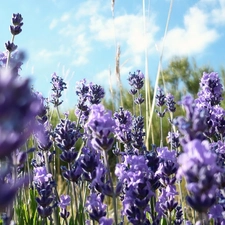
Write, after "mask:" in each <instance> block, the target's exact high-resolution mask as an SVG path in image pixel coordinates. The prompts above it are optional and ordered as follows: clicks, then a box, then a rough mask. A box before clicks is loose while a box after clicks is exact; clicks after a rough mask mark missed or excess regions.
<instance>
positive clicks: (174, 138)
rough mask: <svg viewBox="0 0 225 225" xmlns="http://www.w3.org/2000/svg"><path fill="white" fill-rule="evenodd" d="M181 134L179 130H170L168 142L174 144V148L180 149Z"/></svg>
mask: <svg viewBox="0 0 225 225" xmlns="http://www.w3.org/2000/svg"><path fill="white" fill-rule="evenodd" d="M179 139H180V134H179V132H178V131H176V132H169V133H168V136H167V142H168V143H169V144H171V145H172V148H174V149H178V148H179V147H180V141H179Z"/></svg>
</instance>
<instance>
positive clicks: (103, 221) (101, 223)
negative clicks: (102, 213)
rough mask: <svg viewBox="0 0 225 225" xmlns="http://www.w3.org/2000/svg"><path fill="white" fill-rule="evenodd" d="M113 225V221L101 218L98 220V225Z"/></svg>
mask: <svg viewBox="0 0 225 225" xmlns="http://www.w3.org/2000/svg"><path fill="white" fill-rule="evenodd" d="M112 224H113V219H108V218H106V217H102V218H101V219H100V220H99V225H112Z"/></svg>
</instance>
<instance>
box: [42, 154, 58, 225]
mask: <svg viewBox="0 0 225 225" xmlns="http://www.w3.org/2000/svg"><path fill="white" fill-rule="evenodd" d="M44 159H45V166H46V169H47V172H48V173H50V174H52V173H51V167H50V163H49V161H48V152H47V151H44ZM54 191H55V194H56V197H57V200H58V199H59V196H58V192H57V189H56V188H54ZM57 209H58V208H57V207H55V208H54V210H53V221H54V225H60V224H59V220H58V213H57Z"/></svg>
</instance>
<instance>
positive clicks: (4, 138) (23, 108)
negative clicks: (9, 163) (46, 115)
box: [0, 71, 40, 158]
mask: <svg viewBox="0 0 225 225" xmlns="http://www.w3.org/2000/svg"><path fill="white" fill-rule="evenodd" d="M0 73H1V74H0V96H2V99H3V101H1V102H0V124H1V125H0V134H1V135H0V149H1V151H0V158H3V157H4V156H7V155H9V154H10V153H11V152H12V151H14V150H16V149H17V148H19V147H20V146H21V145H22V144H24V143H25V141H26V140H27V138H28V137H29V136H30V134H31V133H32V131H33V130H34V128H35V117H36V116H37V115H38V113H39V110H40V100H39V99H37V98H36V97H35V96H34V95H33V93H32V91H31V89H30V81H29V80H28V79H26V80H23V79H18V78H17V77H15V76H14V75H12V74H8V73H6V74H3V73H2V71H0Z"/></svg>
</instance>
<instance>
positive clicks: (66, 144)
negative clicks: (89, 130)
mask: <svg viewBox="0 0 225 225" xmlns="http://www.w3.org/2000/svg"><path fill="white" fill-rule="evenodd" d="M80 129H81V128H80V127H77V126H76V124H75V122H72V121H70V120H69V119H68V115H65V119H61V122H60V123H59V124H58V125H57V126H56V128H55V132H54V138H55V142H56V144H57V146H58V147H59V148H60V150H61V151H62V153H61V154H60V159H61V160H63V161H65V162H67V163H71V162H73V161H74V160H75V159H76V157H77V154H78V152H77V151H75V147H74V145H75V143H76V142H77V140H78V139H79V138H81V137H82V134H81V132H80Z"/></svg>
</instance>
